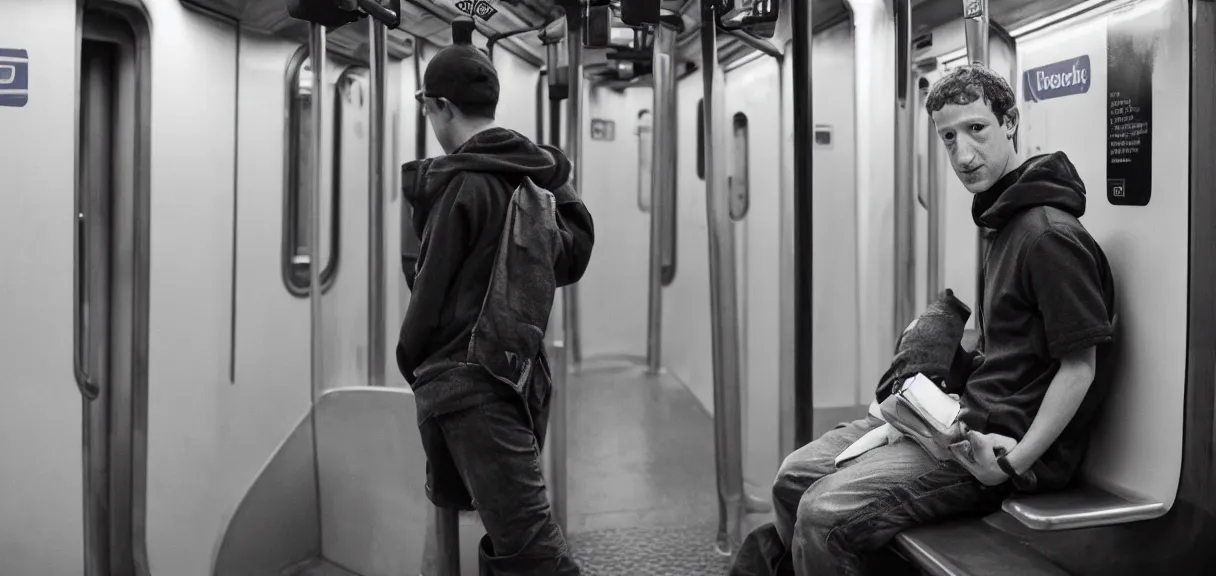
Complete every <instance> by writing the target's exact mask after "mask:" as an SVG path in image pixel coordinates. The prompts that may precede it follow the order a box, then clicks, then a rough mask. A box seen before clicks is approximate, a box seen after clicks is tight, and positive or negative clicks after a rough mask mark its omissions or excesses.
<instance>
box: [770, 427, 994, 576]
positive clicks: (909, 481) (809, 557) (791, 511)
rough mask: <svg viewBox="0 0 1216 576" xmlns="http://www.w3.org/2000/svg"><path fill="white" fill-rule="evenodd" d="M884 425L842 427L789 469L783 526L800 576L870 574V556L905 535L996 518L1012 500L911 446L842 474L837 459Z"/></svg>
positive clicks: (870, 457)
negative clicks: (934, 525) (945, 522)
mask: <svg viewBox="0 0 1216 576" xmlns="http://www.w3.org/2000/svg"><path fill="white" fill-rule="evenodd" d="M881 425H882V421H881V420H879V419H878V418H875V417H873V416H867V417H866V418H865V419H863V420H857V421H854V422H851V423H848V424H841V425H840V426H837V427H836V428H834V429H833V430H831V431H829V432H827V433H826V434H824V435H823V436H821V437H819V439H817V440H815V441H814V442H811V443H810V444H807V445H806V446H803V447H802V448H800V449H798V450H797V451H795V452H793V453H792V454H790V455H789V456H788V457H786V459H785V462H783V463H782V464H781V469H780V470H779V471H778V472H777V479H776V480H775V481H774V482H773V509H774V511H775V512H776V517H777V520H776V522H775V524H776V527H777V533H778V535H779V536H780V538H781V541H782V543H784V544H785V546H786V549H787V550H788V551H789V553H791V554H792V555H793V564H794V572H795V574H797V575H798V576H827V575H829V574H848V575H852V574H865V573H866V572H865V566H864V563H863V558H864V556H865V555H866V554H867V553H869V552H874V551H877V550H880V549H882V548H883V547H885V546H886V545H887V544H889V543H890V542H891V540H892V539H893V538H894V537H895V536H896V535H897V534H899V533H900V532H901V531H903V530H904V529H906V528H910V527H913V526H916V525H919V524H924V523H927V522H932V521H936V520H942V519H946V518H951V517H955V516H963V515H972V514H984V513H988V512H992V511H995V510H996V509H998V508H999V507H1000V505H1001V501H1002V500H1003V499H1004V497H1005V496H1006V494H1007V493H1008V492H1007V489H1006V488H1005V487H1004V486H998V487H987V486H984V485H983V484H980V483H979V481H977V480H976V479H975V478H974V477H973V476H971V474H970V473H969V472H967V471H966V470H965V469H963V468H962V467H961V466H959V465H958V464H956V463H955V462H953V461H945V462H941V461H938V460H937V459H936V458H934V457H932V456H930V455H929V454H928V453H927V452H925V450H924V449H923V448H921V447H920V446H918V445H917V444H916V443H915V442H913V441H911V440H908V439H901V440H899V441H896V442H895V443H892V444H887V445H885V446H880V447H878V448H874V449H873V450H870V451H869V452H866V453H864V454H862V455H861V456H858V457H857V458H854V459H852V460H850V461H847V462H844V463H843V464H842V465H841V467H840V468H837V467H836V464H835V460H836V456H838V455H839V454H840V453H841V452H843V451H844V449H845V448H848V447H849V445H851V444H852V443H853V442H855V441H856V440H857V439H858V438H860V437H861V436H862V435H864V434H865V433H866V432H869V431H870V430H872V429H874V428H876V427H878V426H881Z"/></svg>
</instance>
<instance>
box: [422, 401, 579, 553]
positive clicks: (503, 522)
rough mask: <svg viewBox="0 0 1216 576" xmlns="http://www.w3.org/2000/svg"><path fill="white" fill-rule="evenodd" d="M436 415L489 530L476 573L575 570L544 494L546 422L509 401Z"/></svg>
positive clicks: (454, 459) (458, 468)
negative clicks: (537, 420)
mask: <svg viewBox="0 0 1216 576" xmlns="http://www.w3.org/2000/svg"><path fill="white" fill-rule="evenodd" d="M433 418H436V423H437V424H438V428H439V430H440V432H441V433H442V435H443V439H444V441H445V442H446V444H447V450H448V453H449V454H451V458H452V463H453V464H454V465H455V468H456V470H457V471H458V472H459V474H460V480H462V481H463V482H464V485H465V488H467V489H468V492H469V495H471V496H472V498H473V507H474V508H475V509H476V510H477V514H478V515H479V516H481V522H482V524H483V525H484V526H485V529H486V537H485V538H483V539H482V542H481V547H480V548H481V549H480V550H479V551H478V555H479V558H480V561H481V573H482V574H495V575H502V576H508V575H524V574H555V575H562V576H565V575H577V574H579V568H578V565H576V564H575V563H574V560H573V559H572V558H571V557H570V552H569V548H568V547H567V545H566V539H565V537H564V536H563V535H562V531H561V528H560V527H558V525H557V522H556V521H554V519H553V514H552V512H551V510H550V508H549V498H548V495H547V494H546V492H545V478H544V475H543V474H542V472H541V448H542V446H543V443H544V427H545V426H544V424H545V423H543V422H536V415H531V416H530V415H529V413H528V412H526V411H525V409H524V407H523V405H522V402H518V401H513V400H507V399H503V400H499V401H494V402H490V403H486V404H481V405H478V406H474V407H472V408H468V409H466V410H462V411H459V412H455V413H452V414H445V415H443V416H433ZM529 420H532V421H531V422H530V421H529ZM534 426H536V427H537V428H534Z"/></svg>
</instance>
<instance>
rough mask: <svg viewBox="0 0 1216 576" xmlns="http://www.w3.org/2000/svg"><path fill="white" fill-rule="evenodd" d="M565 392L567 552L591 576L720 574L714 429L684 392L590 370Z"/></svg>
mask: <svg viewBox="0 0 1216 576" xmlns="http://www.w3.org/2000/svg"><path fill="white" fill-rule="evenodd" d="M568 390H569V394H570V396H569V401H568V407H569V408H568V410H569V414H570V416H569V431H570V436H569V438H570V444H569V451H568V454H569V455H568V459H569V460H568V461H569V464H568V466H569V468H568V474H569V480H568V490H569V512H568V515H567V526H568V532H569V541H570V547H571V549H572V551H573V553H574V556H575V558H576V560H577V561H578V563H579V564H580V565H581V566H582V568H583V570H584V573H585V574H588V575H589V576H590V575H621V576H633V575H638V576H642V575H672V576H680V575H688V576H712V575H717V574H725V573H726V570H727V568H728V565H729V564H728V562H729V560H728V558H726V557H723V556H720V555H719V554H718V553H717V552H716V551H715V550H714V537H715V533H716V527H717V509H718V504H717V496H716V494H717V492H716V490H717V488H716V484H715V480H714V441H713V422H712V420H711V419H710V417H709V414H707V413H706V412H705V410H704V409H702V408H701V406H700V405H699V404H698V403H697V400H696V398H694V397H693V395H692V393H691V392H689V391H688V389H687V388H686V387H685V386H684V385H682V384H680V383H679V382H678V381H676V380H675V379H674V378H672V377H671V376H668V375H659V376H648V375H647V374H646V373H645V370H644V369H643V368H642V367H639V366H636V365H633V364H627V363H621V362H603V361H601V362H598V363H597V362H595V361H589V362H588V363H586V364H585V365H584V367H583V370H582V372H581V373H580V374H577V375H571V378H570V380H569V383H568Z"/></svg>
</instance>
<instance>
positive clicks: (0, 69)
mask: <svg viewBox="0 0 1216 576" xmlns="http://www.w3.org/2000/svg"><path fill="white" fill-rule="evenodd" d="M29 65H30V58H29V54H27V53H26V52H25V50H18V49H13V48H0V106H13V107H18V108H20V107H21V106H25V103H26V102H29V100H30V70H29Z"/></svg>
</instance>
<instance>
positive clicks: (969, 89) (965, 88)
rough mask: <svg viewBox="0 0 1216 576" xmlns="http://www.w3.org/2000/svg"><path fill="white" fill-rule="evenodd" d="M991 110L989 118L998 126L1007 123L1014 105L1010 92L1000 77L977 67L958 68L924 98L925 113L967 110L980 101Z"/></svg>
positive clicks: (973, 65) (938, 82) (1014, 100)
mask: <svg viewBox="0 0 1216 576" xmlns="http://www.w3.org/2000/svg"><path fill="white" fill-rule="evenodd" d="M980 98H983V99H984V102H985V103H986V104H988V105H989V107H991V108H992V114H993V115H995V116H996V119H997V120H998V121H1000V122H1004V121H1005V120H1006V116H1007V115H1008V114H1009V111H1010V110H1012V109H1013V108H1014V107H1015V106H1016V105H1017V97H1016V96H1014V94H1013V88H1011V87H1010V86H1009V82H1008V81H1006V80H1005V78H1004V77H1003V76H1001V75H1000V74H997V73H996V72H993V71H992V70H991V69H989V68H987V67H985V66H982V65H979V64H967V65H965V66H960V67H958V68H956V69H954V70H953V71H951V72H950V73H949V74H947V75H945V76H944V77H942V79H941V80H938V81H937V82H936V83H935V84H934V85H933V88H931V89H930V90H929V95H928V97H927V98H925V110H926V111H928V112H929V114H933V113H934V112H937V111H939V110H941V109H942V108H943V107H945V106H946V104H957V105H959V106H966V105H968V104H971V103H972V102H975V101H976V100H979V99H980Z"/></svg>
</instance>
